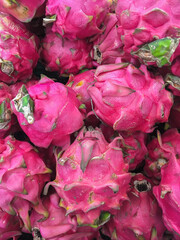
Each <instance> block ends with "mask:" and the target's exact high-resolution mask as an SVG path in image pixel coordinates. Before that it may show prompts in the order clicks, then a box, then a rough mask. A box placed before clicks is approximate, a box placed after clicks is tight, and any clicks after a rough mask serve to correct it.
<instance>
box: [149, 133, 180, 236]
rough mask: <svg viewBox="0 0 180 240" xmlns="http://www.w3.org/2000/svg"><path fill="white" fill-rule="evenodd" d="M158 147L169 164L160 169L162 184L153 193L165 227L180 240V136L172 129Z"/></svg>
mask: <svg viewBox="0 0 180 240" xmlns="http://www.w3.org/2000/svg"><path fill="white" fill-rule="evenodd" d="M158 145H159V146H158ZM158 145H157V150H156V151H159V154H160V153H161V156H160V157H161V159H165V161H166V163H167V164H163V165H162V167H161V168H160V171H161V182H160V184H159V185H158V186H155V187H154V188H153V193H154V195H155V197H156V199H157V201H158V203H159V205H160V207H161V208H162V212H163V220H164V224H165V226H166V227H167V229H168V230H169V231H172V232H173V233H174V236H175V239H180V222H179V219H180V211H179V210H180V209H179V206H180V200H179V199H180V192H179V189H180V182H179V174H180V134H179V133H178V131H177V130H176V129H170V130H168V131H167V132H165V133H164V134H163V135H162V138H160V137H159V144H158ZM157 160H158V158H157Z"/></svg>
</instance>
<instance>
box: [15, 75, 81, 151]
mask: <svg viewBox="0 0 180 240" xmlns="http://www.w3.org/2000/svg"><path fill="white" fill-rule="evenodd" d="M24 94H25V96H24ZM24 98H28V99H29V100H28V101H29V103H28V110H27V107H26V106H25V105H23V101H24ZM25 103H26V102H25ZM54 103H55V104H54ZM11 104H12V108H13V111H14V113H15V114H16V116H17V118H18V121H19V124H20V126H21V128H22V129H23V131H24V132H25V133H26V134H27V136H28V137H29V138H30V140H31V142H32V143H34V144H35V145H36V146H39V147H44V148H47V147H48V146H49V145H50V144H51V143H52V144H54V145H57V146H66V145H69V141H70V134H71V133H73V132H75V131H77V130H78V129H80V128H81V127H82V126H83V113H84V109H80V110H79V107H80V105H81V103H80V101H79V100H78V99H77V98H76V94H75V92H74V91H73V90H72V89H71V88H68V87H66V86H64V85H63V84H62V83H58V82H54V81H53V80H51V79H49V78H47V77H43V78H42V79H41V80H40V81H39V82H38V83H37V84H35V85H33V86H30V87H29V88H28V91H27V90H24V87H22V88H21V89H20V92H19V93H18V94H17V96H16V98H14V99H13V100H12V101H11ZM52 109H53V111H52ZM69 116H71V119H73V121H72V120H71V119H70V118H69Z"/></svg>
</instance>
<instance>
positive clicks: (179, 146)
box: [144, 129, 180, 184]
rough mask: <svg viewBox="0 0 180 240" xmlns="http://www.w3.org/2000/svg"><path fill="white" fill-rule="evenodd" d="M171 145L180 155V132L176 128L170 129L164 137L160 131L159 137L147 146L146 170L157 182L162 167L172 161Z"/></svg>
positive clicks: (177, 154)
mask: <svg viewBox="0 0 180 240" xmlns="http://www.w3.org/2000/svg"><path fill="white" fill-rule="evenodd" d="M170 146H171V150H172V151H173V152H175V155H176V156H177V157H178V156H179V155H180V134H179V133H178V131H177V130H176V129H169V130H168V131H166V132H165V133H164V134H163V135H162V137H161V135H160V133H159V132H158V134H157V138H155V139H153V140H152V141H151V142H150V143H149V144H148V146H147V148H148V158H147V159H146V164H145V167H144V171H145V173H146V175H147V176H148V177H151V178H153V180H154V182H157V184H159V181H160V179H161V175H162V174H161V169H162V168H163V166H166V165H167V163H168V162H169V161H171V158H172V157H171V152H170V151H169V148H170Z"/></svg>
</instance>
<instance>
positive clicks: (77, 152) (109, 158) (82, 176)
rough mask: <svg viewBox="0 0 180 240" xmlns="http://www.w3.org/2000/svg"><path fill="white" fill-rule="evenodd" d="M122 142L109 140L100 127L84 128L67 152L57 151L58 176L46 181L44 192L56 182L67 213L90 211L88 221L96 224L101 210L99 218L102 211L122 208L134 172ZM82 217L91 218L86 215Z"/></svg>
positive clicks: (81, 217)
mask: <svg viewBox="0 0 180 240" xmlns="http://www.w3.org/2000/svg"><path fill="white" fill-rule="evenodd" d="M118 143H119V138H116V139H114V141H113V142H112V143H110V144H108V143H107V142H106V140H105V138H104V136H103V134H102V132H101V131H100V129H98V128H96V129H95V130H94V129H92V128H89V130H86V129H85V128H83V129H82V130H81V131H80V133H79V135H78V136H77V138H76V140H75V141H74V143H73V144H72V145H70V147H69V148H68V149H67V150H66V151H65V152H64V153H62V151H61V152H58V151H57V152H56V154H55V156H56V160H57V167H56V179H55V180H54V181H53V182H50V183H48V184H47V185H46V187H45V192H44V193H45V194H47V191H48V188H49V186H50V185H52V186H53V187H54V188H55V189H56V191H57V193H58V195H59V196H60V197H61V203H60V206H63V207H64V208H65V209H66V214H70V213H72V214H76V213H77V214H80V212H83V213H86V215H87V214H89V215H88V219H89V220H88V221H89V222H88V224H90V225H96V223H97V221H96V220H97V219H95V217H94V216H97V215H98V214H97V212H99V215H98V216H97V218H98V219H99V217H100V214H101V211H102V213H103V212H104V211H105V212H109V211H113V209H118V208H119V207H120V205H121V202H122V201H123V200H125V199H127V196H126V191H127V189H128V188H129V182H130V178H131V175H130V174H129V173H128V164H127V163H124V160H123V154H122V151H121V148H119V146H118ZM105 216H106V215H105ZM108 216H109V213H108ZM108 216H107V217H108ZM105 218H106V217H105ZM79 219H81V220H82V219H85V221H87V217H85V218H84V216H82V215H79ZM83 221H84V220H83ZM80 222H81V221H80ZM81 223H82V224H83V223H84V222H81ZM85 223H86V224H87V222H85Z"/></svg>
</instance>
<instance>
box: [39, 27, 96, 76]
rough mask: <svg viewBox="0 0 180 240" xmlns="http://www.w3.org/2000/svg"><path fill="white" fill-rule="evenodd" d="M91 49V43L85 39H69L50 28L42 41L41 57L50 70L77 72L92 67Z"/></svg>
mask: <svg viewBox="0 0 180 240" xmlns="http://www.w3.org/2000/svg"><path fill="white" fill-rule="evenodd" d="M90 49H91V44H88V43H86V41H85V40H68V39H67V38H62V37H61V35H59V34H56V33H53V32H51V31H50V30H48V31H47V34H46V37H45V38H44V40H43V42H42V49H41V58H42V60H43V62H44V63H45V65H46V68H47V69H48V70H50V71H59V72H60V73H61V74H62V73H67V74H69V73H73V74H76V73H78V72H79V71H80V70H81V69H83V68H91V67H92V59H91V58H90V56H89V52H90Z"/></svg>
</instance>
